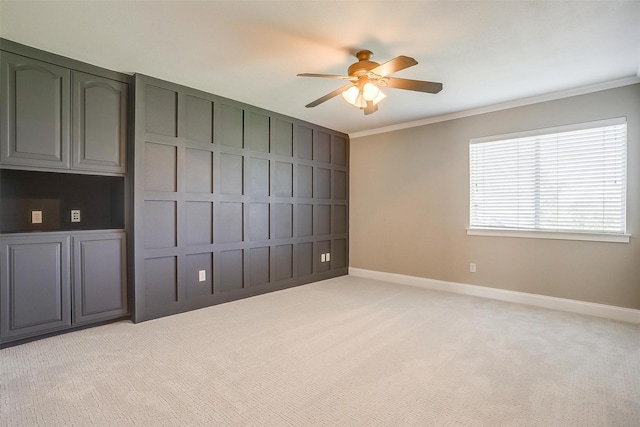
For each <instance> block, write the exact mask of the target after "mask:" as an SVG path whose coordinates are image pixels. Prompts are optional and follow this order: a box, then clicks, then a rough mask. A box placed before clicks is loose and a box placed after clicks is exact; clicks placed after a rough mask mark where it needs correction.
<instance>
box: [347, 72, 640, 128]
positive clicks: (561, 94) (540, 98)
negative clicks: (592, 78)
mask: <svg viewBox="0 0 640 427" xmlns="http://www.w3.org/2000/svg"><path fill="white" fill-rule="evenodd" d="M636 83H640V67H639V68H638V75H637V76H631V77H625V78H622V79H618V80H612V81H608V82H603V83H597V84H593V85H589V86H582V87H578V88H574V89H567V90H562V91H558V92H552V93H547V94H543V95H536V96H531V97H528V98H522V99H517V100H514V101H508V102H502V103H499V104H493V105H488V106H485V107H479V108H472V109H470V110H463V111H458V112H455V113H449V114H443V115H440V116H433V117H427V118H424V119H420V120H414V121H410V122H405V123H399V124H396V125H390V126H383V127H379V128H375V129H368V130H363V131H360V132H354V133H350V134H349V139H351V140H353V139H356V138H362V137H365V136H370V135H377V134H380V133H387V132H393V131H396V130H402V129H409V128H414V127H418V126H425V125H430V124H433V123H439V122H446V121H449V120H455V119H461V118H463V117H470V116H476V115H478V114H485V113H492V112H495V111H501V110H508V109H510V108H516V107H523V106H525V105H532V104H538V103H541V102H547V101H554V100H556V99H562V98H569V97H572V96H578V95H585V94H588V93H592V92H599V91H602V90H607V89H615V88H617V87H622V86H629V85H632V84H636Z"/></svg>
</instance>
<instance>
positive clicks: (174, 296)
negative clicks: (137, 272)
mask: <svg viewBox="0 0 640 427" xmlns="http://www.w3.org/2000/svg"><path fill="white" fill-rule="evenodd" d="M142 268H144V273H145V279H146V280H145V283H144V290H145V296H146V305H147V307H157V306H162V305H167V304H171V303H173V302H176V301H177V300H178V277H177V274H178V266H177V259H176V257H173V256H171V257H164V258H150V259H146V260H145V261H144V265H143V266H142Z"/></svg>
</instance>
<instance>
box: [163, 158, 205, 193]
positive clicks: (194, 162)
mask: <svg viewBox="0 0 640 427" xmlns="http://www.w3.org/2000/svg"><path fill="white" fill-rule="evenodd" d="M185 157H186V158H185V163H186V165H185V169H186V177H185V181H186V191H187V192H188V193H211V192H212V191H213V153H211V152H210V151H204V150H197V149H193V148H187V149H186V150H185ZM169 175H172V172H170V173H169Z"/></svg>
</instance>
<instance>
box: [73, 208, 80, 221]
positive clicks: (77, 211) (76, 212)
mask: <svg viewBox="0 0 640 427" xmlns="http://www.w3.org/2000/svg"><path fill="white" fill-rule="evenodd" d="M71 222H80V209H71Z"/></svg>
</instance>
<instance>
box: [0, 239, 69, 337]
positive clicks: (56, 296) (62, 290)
mask: <svg viewBox="0 0 640 427" xmlns="http://www.w3.org/2000/svg"><path fill="white" fill-rule="evenodd" d="M0 256H1V260H0V271H1V276H0V312H1V313H2V316H1V321H0V338H1V339H2V341H7V340H11V339H16V338H20V337H27V336H33V335H37V334H41V333H45V332H49V331H53V330H59V329H62V328H66V327H69V326H70V325H71V305H70V304H71V286H70V279H69V277H70V276H69V274H70V272H69V265H70V261H69V236H50V235H46V234H43V235H39V236H24V235H22V236H20V237H7V236H3V237H2V242H1V245H0Z"/></svg>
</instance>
